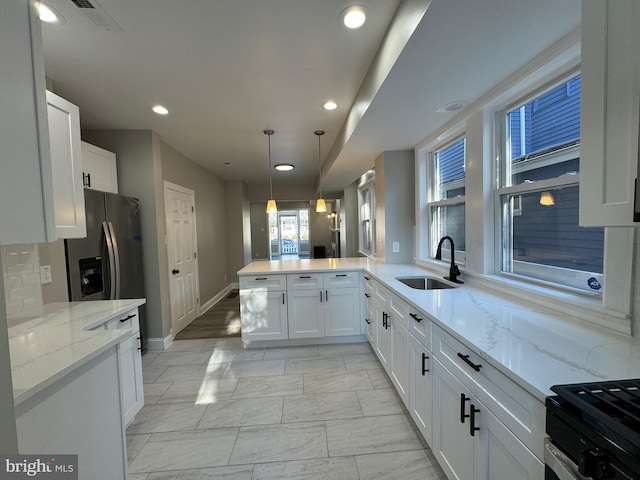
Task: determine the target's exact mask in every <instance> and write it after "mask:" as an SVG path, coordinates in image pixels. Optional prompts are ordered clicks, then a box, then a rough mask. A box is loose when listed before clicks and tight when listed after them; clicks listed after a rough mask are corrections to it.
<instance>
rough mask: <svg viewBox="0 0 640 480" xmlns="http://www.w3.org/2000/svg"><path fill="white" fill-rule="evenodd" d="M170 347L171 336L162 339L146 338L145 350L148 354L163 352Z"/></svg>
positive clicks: (171, 342) (171, 343)
mask: <svg viewBox="0 0 640 480" xmlns="http://www.w3.org/2000/svg"><path fill="white" fill-rule="evenodd" d="M171 345H173V335H167V336H166V337H164V338H147V350H149V351H150V352H159V351H163V350H166V349H167V348H169V347H170V346H171Z"/></svg>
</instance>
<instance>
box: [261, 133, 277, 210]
mask: <svg viewBox="0 0 640 480" xmlns="http://www.w3.org/2000/svg"><path fill="white" fill-rule="evenodd" d="M262 133H264V134H265V135H267V138H268V140H269V201H268V202H267V213H278V207H277V206H276V201H275V200H274V199H273V185H272V184H271V135H273V134H274V133H275V132H274V131H273V130H263V132H262Z"/></svg>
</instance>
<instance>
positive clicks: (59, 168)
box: [47, 92, 87, 238]
mask: <svg viewBox="0 0 640 480" xmlns="http://www.w3.org/2000/svg"><path fill="white" fill-rule="evenodd" d="M47 118H48V122H49V145H50V150H51V165H52V180H53V197H54V207H55V220H56V236H57V238H83V237H86V236H87V227H86V221H85V212H84V189H83V188H82V154H81V148H80V114H79V111H78V107H76V106H75V105H73V104H72V103H69V102H68V101H66V100H65V99H64V98H61V97H59V96H58V95H56V94H55V93H52V92H47Z"/></svg>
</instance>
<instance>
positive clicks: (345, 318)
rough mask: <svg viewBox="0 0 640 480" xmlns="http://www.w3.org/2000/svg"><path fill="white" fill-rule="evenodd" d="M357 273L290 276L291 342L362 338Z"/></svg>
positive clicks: (288, 282)
mask: <svg viewBox="0 0 640 480" xmlns="http://www.w3.org/2000/svg"><path fill="white" fill-rule="evenodd" d="M359 278H360V277H359V275H358V273H357V272H340V273H304V274H290V275H287V291H288V292H289V306H288V316H289V338H312V337H331V336H348V335H359V334H360V304H361V301H360V292H361V290H360V280H359Z"/></svg>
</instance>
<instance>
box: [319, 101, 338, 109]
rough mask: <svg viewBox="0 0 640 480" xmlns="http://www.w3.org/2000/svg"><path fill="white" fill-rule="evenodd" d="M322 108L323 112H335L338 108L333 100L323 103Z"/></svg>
mask: <svg viewBox="0 0 640 480" xmlns="http://www.w3.org/2000/svg"><path fill="white" fill-rule="evenodd" d="M322 107H323V108H324V109H325V110H335V109H336V108H338V104H337V103H336V102H334V101H333V100H328V101H326V102H324V104H323V105H322Z"/></svg>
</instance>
